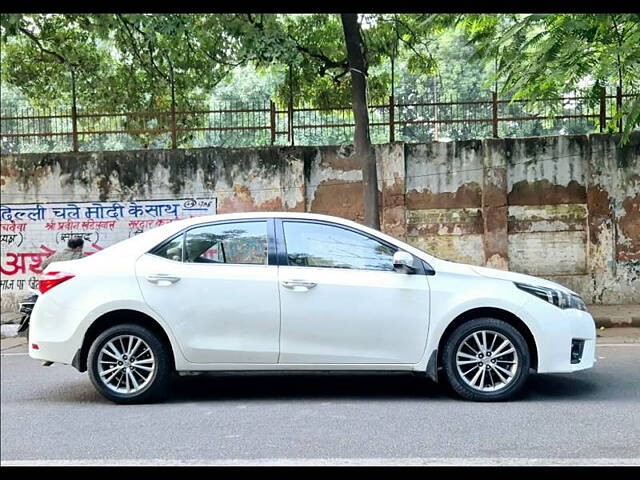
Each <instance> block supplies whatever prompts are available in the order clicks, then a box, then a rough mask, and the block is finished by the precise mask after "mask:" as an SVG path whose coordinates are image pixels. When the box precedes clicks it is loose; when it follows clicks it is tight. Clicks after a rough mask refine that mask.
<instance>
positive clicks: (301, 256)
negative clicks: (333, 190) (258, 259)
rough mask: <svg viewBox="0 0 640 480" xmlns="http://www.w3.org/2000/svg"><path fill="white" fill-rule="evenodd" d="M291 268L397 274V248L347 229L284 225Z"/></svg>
mask: <svg viewBox="0 0 640 480" xmlns="http://www.w3.org/2000/svg"><path fill="white" fill-rule="evenodd" d="M283 228H284V236H285V242H286V246H287V260H288V264H289V265H291V266H298V267H327V268H348V269H356V270H384V271H393V254H394V253H395V251H396V250H395V249H394V248H391V247H389V246H387V245H385V244H383V243H380V242H378V241H377V240H374V239H372V238H370V237H368V236H366V235H362V234H359V233H356V232H353V231H351V230H347V229H345V228H341V227H337V226H335V227H334V226H331V225H324V224H319V223H306V222H283Z"/></svg>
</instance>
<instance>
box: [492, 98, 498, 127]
mask: <svg viewBox="0 0 640 480" xmlns="http://www.w3.org/2000/svg"><path fill="white" fill-rule="evenodd" d="M491 102H492V110H493V113H492V123H493V138H498V93H497V92H495V91H493V92H491Z"/></svg>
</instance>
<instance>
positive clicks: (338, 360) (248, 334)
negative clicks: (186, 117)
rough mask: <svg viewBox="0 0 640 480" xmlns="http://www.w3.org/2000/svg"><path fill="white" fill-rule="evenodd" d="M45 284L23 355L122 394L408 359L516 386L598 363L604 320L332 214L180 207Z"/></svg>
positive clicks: (440, 373)
mask: <svg viewBox="0 0 640 480" xmlns="http://www.w3.org/2000/svg"><path fill="white" fill-rule="evenodd" d="M40 290H41V295H40V298H39V299H38V301H37V302H36V305H35V307H34V309H33V313H32V317H31V325H30V332H29V355H30V356H31V357H32V358H35V359H39V360H44V361H45V362H47V363H49V362H59V363H63V364H71V365H73V366H74V367H75V368H77V369H78V370H79V371H81V372H84V371H88V372H89V377H90V378H91V381H92V382H93V384H94V386H95V387H96V389H97V390H98V391H99V392H100V393H101V394H102V395H104V396H105V397H106V398H108V399H110V400H112V401H114V402H117V403H140V402H149V401H154V400H158V399H160V398H162V397H163V396H164V395H165V394H166V393H167V390H168V387H169V385H170V379H171V376H172V374H173V373H175V372H178V373H181V372H204V371H215V370H217V371H248V370H254V371H258V370H261V371H265V370H272V371H283V370H287V371H296V370H297V371H313V370H318V371H319V370H322V371H328V370H331V371H365V370H368V371H406V372H414V373H417V374H423V375H425V376H427V377H430V378H432V379H433V380H435V381H439V380H440V381H442V380H444V381H446V382H448V383H449V384H450V386H451V387H452V389H453V391H455V392H456V393H457V394H458V395H460V396H462V397H463V398H466V399H471V400H478V401H491V400H506V399H508V398H511V397H512V396H513V395H514V394H516V393H517V392H518V391H519V390H520V389H521V388H522V386H523V385H524V384H525V382H526V380H527V376H528V375H529V373H530V372H531V371H535V372H538V373H568V372H575V371H577V370H583V369H587V368H590V367H592V366H593V365H594V362H595V343H596V342H595V339H596V332H595V324H594V321H593V318H592V317H591V315H590V314H589V313H588V312H587V311H586V308H585V304H584V302H583V301H582V299H581V298H580V297H579V296H578V295H577V294H576V293H574V292H572V291H571V290H569V289H567V288H565V287H563V286H561V285H558V284H556V283H553V282H550V281H547V280H543V279H540V278H536V277H532V276H528V275H522V274H517V273H511V272H506V271H501V270H494V269H490V268H483V267H476V266H473V265H464V264H460V263H454V262H449V261H445V260H441V259H439V258H436V257H433V256H432V255H429V254H428V253H425V252H423V251H421V250H419V249H417V248H415V247H412V246H410V245H408V244H406V243H404V242H401V241H399V240H396V239H394V238H392V237H390V236H388V235H385V234H383V233H381V232H379V231H377V230H373V229H370V228H367V227H364V226H362V225H359V224H357V223H354V222H351V221H348V220H344V219H341V218H336V217H330V216H325V215H315V214H304V213H279V212H273V213H265V212H261V213H244V214H227V215H215V216H208V217H198V218H191V219H187V220H180V221H176V222H173V223H169V224H167V225H164V226H162V227H159V228H156V229H153V230H150V231H148V232H145V233H143V234H140V235H137V236H135V237H132V238H130V239H128V240H125V241H122V242H119V243H117V244H115V245H112V246H111V247H109V248H106V249H104V250H102V251H100V252H98V253H95V254H93V255H91V256H89V257H86V258H83V259H80V260H73V261H68V262H57V263H52V264H51V265H49V267H48V268H47V269H46V271H45V272H44V274H43V276H42V280H41V284H40Z"/></svg>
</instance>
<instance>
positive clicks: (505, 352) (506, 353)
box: [493, 348, 516, 358]
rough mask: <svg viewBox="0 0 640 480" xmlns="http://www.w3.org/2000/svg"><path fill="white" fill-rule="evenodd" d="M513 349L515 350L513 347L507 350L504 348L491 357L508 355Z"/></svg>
mask: <svg viewBox="0 0 640 480" xmlns="http://www.w3.org/2000/svg"><path fill="white" fill-rule="evenodd" d="M515 351H516V350H515V349H514V348H510V349H509V350H505V351H504V352H500V353H499V354H497V355H494V356H493V358H498V357H501V356H503V355H508V354H509V353H513V352H515Z"/></svg>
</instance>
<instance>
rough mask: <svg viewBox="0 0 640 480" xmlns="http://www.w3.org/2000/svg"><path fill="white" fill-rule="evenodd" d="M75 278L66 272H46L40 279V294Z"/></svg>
mask: <svg viewBox="0 0 640 480" xmlns="http://www.w3.org/2000/svg"><path fill="white" fill-rule="evenodd" d="M73 277H75V275H74V274H73V273H67V272H47V273H45V274H44V275H42V277H41V278H40V293H44V292H46V291H48V290H51V289H52V288H53V287H55V286H56V285H60V284H61V283H62V282H66V281H67V280H69V279H71V278H73Z"/></svg>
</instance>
